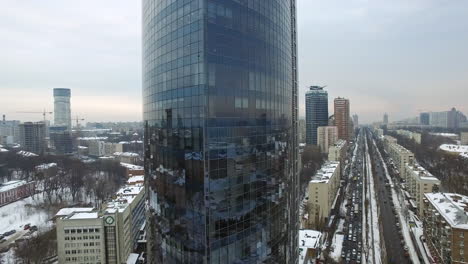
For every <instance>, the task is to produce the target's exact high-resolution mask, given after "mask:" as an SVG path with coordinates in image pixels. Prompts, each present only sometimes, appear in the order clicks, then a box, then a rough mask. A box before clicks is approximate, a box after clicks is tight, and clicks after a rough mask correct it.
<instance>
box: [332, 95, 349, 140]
mask: <svg viewBox="0 0 468 264" xmlns="http://www.w3.org/2000/svg"><path fill="white" fill-rule="evenodd" d="M334 106H335V114H334V116H335V126H336V127H338V138H339V139H343V140H349V139H350V129H349V125H350V122H349V118H350V116H349V100H348V99H345V98H341V97H338V98H335V104H334Z"/></svg>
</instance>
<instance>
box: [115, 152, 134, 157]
mask: <svg viewBox="0 0 468 264" xmlns="http://www.w3.org/2000/svg"><path fill="white" fill-rule="evenodd" d="M113 155H114V156H122V157H139V156H140V155H139V154H138V153H134V152H114V154H113Z"/></svg>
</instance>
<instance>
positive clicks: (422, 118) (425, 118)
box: [419, 113, 430, 126]
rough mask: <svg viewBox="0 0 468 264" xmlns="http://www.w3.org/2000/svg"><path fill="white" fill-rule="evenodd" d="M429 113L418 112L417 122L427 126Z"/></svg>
mask: <svg viewBox="0 0 468 264" xmlns="http://www.w3.org/2000/svg"><path fill="white" fill-rule="evenodd" d="M429 120H430V118H429V113H420V114H419V123H420V124H421V125H425V126H428V125H429V124H430V123H429Z"/></svg>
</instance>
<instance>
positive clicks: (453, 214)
mask: <svg viewBox="0 0 468 264" xmlns="http://www.w3.org/2000/svg"><path fill="white" fill-rule="evenodd" d="M424 196H425V199H424V203H423V204H424V208H423V217H422V220H423V226H424V234H425V237H426V241H427V243H428V244H429V247H430V248H431V252H432V253H435V255H437V256H436V259H435V260H436V263H444V264H445V263H447V264H448V263H453V264H462V263H467V261H468V256H466V255H465V253H468V197H467V196H464V195H460V194H454V193H426V194H424ZM433 256H434V254H433Z"/></svg>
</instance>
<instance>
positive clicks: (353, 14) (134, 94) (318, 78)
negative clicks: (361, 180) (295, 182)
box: [0, 0, 468, 123]
mask: <svg viewBox="0 0 468 264" xmlns="http://www.w3.org/2000/svg"><path fill="white" fill-rule="evenodd" d="M298 7H299V8H298V31H299V35H298V38H299V39H298V41H299V44H300V45H299V60H298V61H299V110H300V111H299V117H301V118H304V116H305V113H304V108H305V105H304V96H305V91H306V90H307V89H308V87H309V86H310V85H328V87H327V90H328V91H329V98H331V99H332V98H335V97H338V96H342V97H346V98H349V99H350V100H351V101H352V102H353V110H352V113H357V114H359V116H360V121H361V123H369V122H372V121H378V120H381V116H382V114H383V113H384V111H387V112H388V113H389V115H390V116H392V120H399V119H403V118H406V117H410V116H418V115H419V112H424V111H448V110H449V109H450V108H451V107H456V108H457V109H459V110H461V111H462V112H464V113H466V112H468V106H467V105H466V104H465V103H464V102H463V98H466V97H467V96H468V94H467V93H468V89H466V88H465V87H466V86H467V85H468V80H467V78H466V77H465V76H463V74H464V73H465V72H466V71H467V69H468V65H467V63H466V61H468V60H467V59H465V58H466V57H467V54H466V53H463V52H461V51H463V47H464V46H466V45H468V37H467V36H466V34H461V33H462V32H464V31H463V30H464V29H466V28H467V27H468V18H465V17H464V12H463V10H465V9H464V8H466V7H468V3H466V2H462V1H456V2H455V1H454V2H450V3H449V2H444V3H440V2H439V1H432V0H430V1H415V2H412V3H406V1H403V0H398V1H392V2H391V3H388V2H381V1H380V2H378V3H373V4H370V3H368V2H366V1H358V0H356V1H349V2H346V3H340V2H338V1H334V2H329V1H306V0H299V1H298ZM107 8H108V2H106V1H103V2H99V3H95V2H91V1H82V2H80V3H66V4H65V3H61V2H60V1H52V0H48V1H43V2H41V3H40V4H39V3H34V2H32V1H27V2H15V3H10V4H9V5H8V6H6V7H5V8H3V9H2V10H1V11H0V14H1V16H0V17H1V18H0V21H2V23H0V25H1V26H0V32H2V36H1V37H0V39H2V43H3V45H4V47H5V48H4V49H2V50H0V58H2V60H3V61H8V62H9V63H8V65H3V68H2V72H4V74H5V78H2V80H1V81H0V90H1V91H2V97H1V98H0V105H2V109H0V110H1V112H2V114H6V115H7V118H8V119H10V120H11V119H21V120H24V121H26V120H28V121H39V120H41V116H40V115H24V114H21V115H20V114H18V113H16V112H17V111H42V110H43V109H44V108H46V110H48V111H49V110H52V109H53V98H52V96H51V93H52V89H53V88H54V87H70V88H72V89H73V91H74V95H73V98H72V104H73V109H72V111H73V113H72V115H73V116H75V115H79V116H83V117H84V118H85V119H86V120H87V121H131V120H138V121H139V120H142V115H141V111H142V105H141V102H140V101H141V96H142V95H141V91H140V87H141V77H140V76H141V63H140V60H141V41H140V35H141V27H140V22H141V15H140V10H141V6H140V3H139V1H136V2H132V3H128V2H125V1H115V2H113V10H112V13H108V12H105V11H103V10H106V9H107ZM103 14H104V15H103ZM371 21H372V23H371ZM414 21H416V22H414ZM39 29H40V30H39ZM98 32H99V34H98ZM44 33H45V34H44ZM82 40H85V41H82ZM31 43H36V45H31ZM403 43H404V44H403ZM310 47H314V48H313V49H311V48H310ZM70 61H73V63H71V62H70ZM442 67H443V68H442ZM428 90H430V91H431V92H430V93H427V91H428ZM447 91H448V92H447ZM31 94H34V96H31ZM17 98H21V100H16V101H17V102H16V103H15V104H11V102H12V101H14V100H15V99H17ZM329 105H332V104H331V103H330V102H329ZM330 112H332V111H330Z"/></svg>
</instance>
